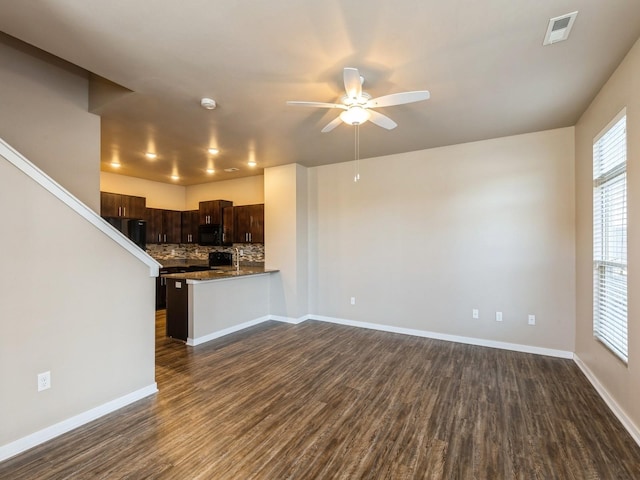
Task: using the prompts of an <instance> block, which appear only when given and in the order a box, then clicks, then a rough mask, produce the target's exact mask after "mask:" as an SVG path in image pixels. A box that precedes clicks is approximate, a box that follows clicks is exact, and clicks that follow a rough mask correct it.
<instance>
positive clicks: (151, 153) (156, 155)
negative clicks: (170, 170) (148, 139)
mask: <svg viewBox="0 0 640 480" xmlns="http://www.w3.org/2000/svg"><path fill="white" fill-rule="evenodd" d="M144 156H145V157H147V158H149V159H151V160H153V159H154V158H158V154H157V153H153V152H147V153H145V154H144Z"/></svg>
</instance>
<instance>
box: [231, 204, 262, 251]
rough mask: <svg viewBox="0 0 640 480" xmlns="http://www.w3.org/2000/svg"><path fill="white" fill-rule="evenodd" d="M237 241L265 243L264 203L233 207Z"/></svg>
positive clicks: (235, 238)
mask: <svg viewBox="0 0 640 480" xmlns="http://www.w3.org/2000/svg"><path fill="white" fill-rule="evenodd" d="M233 216H234V241H235V243H264V204H262V203H260V204H257V205H242V206H239V207H233Z"/></svg>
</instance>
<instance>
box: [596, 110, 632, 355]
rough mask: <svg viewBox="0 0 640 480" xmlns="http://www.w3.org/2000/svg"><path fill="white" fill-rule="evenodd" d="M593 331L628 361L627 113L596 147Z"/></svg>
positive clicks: (621, 114) (607, 130)
mask: <svg viewBox="0 0 640 480" xmlns="http://www.w3.org/2000/svg"><path fill="white" fill-rule="evenodd" d="M593 270H594V277H593V302H594V305H593V333H594V336H595V337H596V338H597V339H598V340H600V341H601V342H602V343H603V344H604V345H606V346H607V347H608V348H609V349H610V350H611V351H612V352H613V353H614V354H616V355H617V356H618V357H620V358H621V359H622V360H623V361H624V362H625V363H626V362H627V358H628V350H627V349H628V338H627V133H626V113H625V111H624V110H623V111H622V112H621V113H620V114H619V115H618V117H616V118H615V119H614V120H613V122H612V125H611V126H609V127H608V128H607V129H605V131H604V133H602V134H601V135H600V136H599V137H596V140H595V141H594V144H593Z"/></svg>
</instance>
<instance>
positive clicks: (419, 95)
mask: <svg viewBox="0 0 640 480" xmlns="http://www.w3.org/2000/svg"><path fill="white" fill-rule="evenodd" d="M429 97H431V94H430V93H429V91H428V90H418V91H416V92H402V93H392V94H391V95H383V96H382V97H378V98H372V99H371V100H369V102H368V103H367V106H368V107H371V108H380V107H390V106H392V105H402V104H404V103H413V102H421V101H422V100H429Z"/></svg>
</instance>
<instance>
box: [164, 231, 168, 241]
mask: <svg viewBox="0 0 640 480" xmlns="http://www.w3.org/2000/svg"><path fill="white" fill-rule="evenodd" d="M164 243H167V234H166V233H165V234H164Z"/></svg>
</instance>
